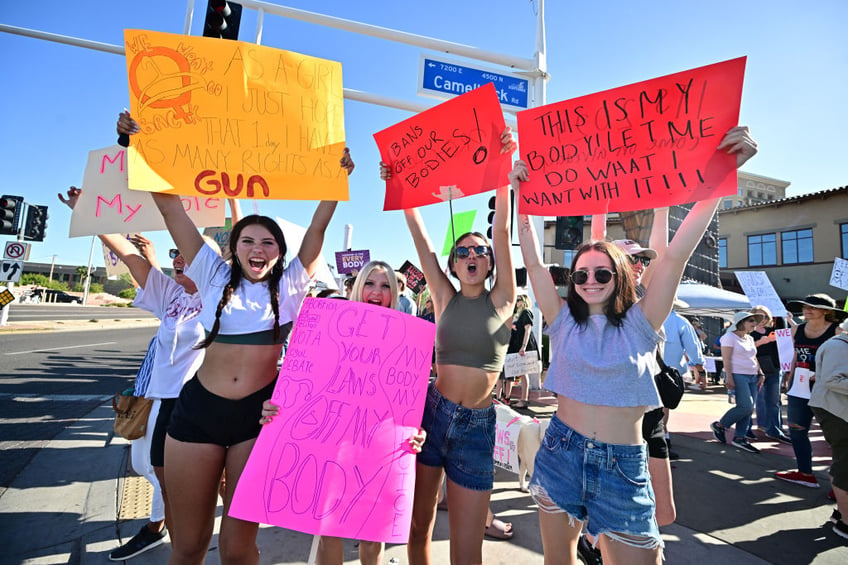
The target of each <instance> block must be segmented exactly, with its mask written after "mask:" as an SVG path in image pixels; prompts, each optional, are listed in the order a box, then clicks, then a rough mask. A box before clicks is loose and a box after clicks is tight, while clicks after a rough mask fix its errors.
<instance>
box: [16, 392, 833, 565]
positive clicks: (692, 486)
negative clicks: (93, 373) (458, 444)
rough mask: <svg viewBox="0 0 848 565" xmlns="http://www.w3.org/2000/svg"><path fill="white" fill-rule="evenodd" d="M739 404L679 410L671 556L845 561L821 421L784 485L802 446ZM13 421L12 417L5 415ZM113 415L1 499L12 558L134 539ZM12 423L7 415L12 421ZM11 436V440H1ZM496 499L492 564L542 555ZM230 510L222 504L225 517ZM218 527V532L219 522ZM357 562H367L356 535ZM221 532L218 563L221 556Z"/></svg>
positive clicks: (80, 430)
mask: <svg viewBox="0 0 848 565" xmlns="http://www.w3.org/2000/svg"><path fill="white" fill-rule="evenodd" d="M532 399H533V400H534V401H535V402H533V404H532V406H531V408H532V410H531V411H532V412H533V413H534V414H536V415H537V416H539V417H547V416H549V415H550V414H551V412H552V411H553V399H552V398H550V397H547V396H541V397H540V396H539V395H537V394H534V396H533V397H532ZM726 409H727V403H726V396H725V395H724V393H723V389H720V388H719V387H711V389H710V390H709V391H708V392H705V393H695V392H693V393H687V394H686V397H685V398H684V401H683V403H682V404H681V406H680V408H678V409H677V410H675V411H674V412H673V415H672V418H671V422H670V428H671V430H672V432H673V436H672V438H673V449H674V451H676V452H678V453H679V454H680V460H678V461H676V462H675V463H674V469H673V471H672V472H673V477H674V483H675V499H676V502H677V510H678V520H677V522H676V523H675V524H674V525H672V526H669V527H665V528H663V529H662V530H663V539H664V540H665V542H666V550H665V556H666V563H670V564H678V563H684V564H685V563H722V564H728V565H749V564H750V565H756V564H763V563H786V564H798V563H815V564H837V563H839V564H844V563H846V562H848V543H846V542H845V540H843V539H842V538H840V537H838V536H836V535H835V534H833V533H832V532H831V530H830V528H829V527H828V526H824V524H825V523H826V521H827V518H828V517H829V516H830V514H831V511H832V508H833V506H834V505H833V503H830V502H829V501H828V500H827V499H826V494H827V491H828V489H829V483H828V479H827V475H826V469H827V465H828V464H829V458H828V456H827V447H826V445H825V443H824V439H823V437H822V436H821V433H820V431H819V430H818V429H815V430H814V431H813V433H812V438H813V443H814V446H815V447H814V453H815V461H814V464H815V471H816V474H817V475H818V477H819V479H820V482H821V483H822V488H820V489H809V488H804V487H800V486H796V485H792V484H787V483H782V482H780V481H777V480H776V479H774V478H773V473H774V472H775V471H781V470H787V469H791V468H793V467H794V459H793V458H792V451H791V447H789V446H785V445H781V444H777V443H773V442H767V441H760V442H757V444H756V445H757V446H758V447H760V448H762V453H760V454H757V455H753V454H749V453H744V452H741V451H739V450H738V449H736V448H733V447H732V446H729V445H726V446H725V445H720V444H719V443H717V442H716V441H714V440H713V439H711V438H712V434H711V432H710V431H709V423H710V422H711V421H713V420H716V419H717V418H718V417H719V416H720V415H721V414H722V413H723V412H724V410H726ZM0 418H2V415H0ZM112 422H113V412H112V409H111V405H108V404H104V405H101V406H99V407H97V408H95V409H94V410H92V411H91V412H90V413H89V414H87V415H86V416H85V417H83V418H81V419H80V420H78V421H75V422H73V423H71V424H70V425H69V426H68V427H67V428H66V429H65V431H64V432H62V433H61V434H59V435H58V436H57V437H55V438H54V439H52V440H51V441H50V442H49V443H48V444H47V445H46V446H45V447H44V448H43V449H41V450H40V451H39V453H38V454H37V455H36V456H35V457H34V458H33V459H32V461H31V462H30V463H29V465H28V466H27V467H26V468H24V470H23V471H21V472H20V473H19V474H18V475H17V476H16V477H15V478H14V479H13V480H12V481H11V483H10V484H9V485H8V488H7V490H6V491H5V493H4V494H3V495H2V496H0V548H2V549H0V563H3V564H5V563H10V564H11V563H27V564H29V563H39V564H41V563H85V564H103V563H110V562H109V561H108V557H107V556H108V553H109V551H111V550H112V549H114V548H115V547H117V546H118V545H119V544H120V542H119V541H118V537H119V535H120V537H121V539H122V540H123V541H126V540H127V539H129V538H130V537H132V536H133V535H134V534H135V533H136V532H137V531H138V529H139V528H140V527H141V525H142V524H144V523H145V520H144V519H143V518H135V519H124V520H121V519H120V516H122V515H123V516H124V517H126V516H128V515H129V516H143V515H144V509H143V508H142V509H141V511H136V512H135V513H133V512H127V508H126V507H124V508H122V505H126V504H129V503H128V502H127V501H128V500H130V499H132V498H133V497H131V496H130V497H127V496H126V494H127V490H128V489H132V488H138V485H139V481H138V480H137V479H134V478H133V477H132V475H133V474H132V472H131V471H128V470H127V467H128V465H127V459H128V457H129V442H127V441H125V440H123V439H122V438H116V437H114V435H113V434H112ZM10 424H11V423H9V422H7V423H6V425H10ZM0 445H2V443H0ZM492 508H493V509H494V511H495V513H496V514H497V515H498V517H500V518H502V519H504V520H507V521H511V522H512V523H513V527H514V529H515V531H516V534H515V537H514V538H513V539H512V540H510V541H495V540H489V539H487V540H486V541H485V543H484V548H483V555H484V561H485V562H486V563H503V564H524V563H528V564H532V563H542V547H541V540H540V537H539V531H538V518H537V515H536V509H535V506H534V505H533V503H532V500H531V499H530V498H529V496H528V495H526V494H525V493H522V492H520V491H519V490H518V482H517V478H516V477H515V475H512V474H510V473H507V472H503V471H498V475H497V477H496V484H495V491H494V493H493V496H492ZM220 511H221V507H220V506H219V509H218V512H219V515H220ZM216 531H217V529H216ZM311 540H312V538H311V536H308V535H305V534H300V533H297V532H292V531H288V530H283V529H281V528H276V527H271V526H263V527H261V529H260V532H259V537H258V543H259V547H260V549H261V551H262V558H261V562H262V563H293V564H299V563H306V562H307V557H308V555H309V548H310V544H311ZM345 547H346V553H345V555H346V563H357V562H358V560H357V558H356V550H355V547H354V546H353V542H348V543H347V545H346V546H345ZM216 548H217V535H216V536H215V537H214V538H213V540H212V543H211V546H210V551H209V554H208V559H207V562H208V563H210V564H217V563H219V562H220V561H219V558H218V553H217V549H216ZM169 550H170V546H169V544H167V543H166V544H163V545H162V546H160V547H158V548H155V549H152V550H150V551H148V552H147V553H144V554H142V555H141V556H139V557H137V558H135V559H133V560H132V563H133V564H135V565H145V564H148V563H165V562H166V561H167V558H168V555H169ZM393 557H395V558H397V559H398V562H399V563H406V562H407V560H406V553H405V548H404V546H390V547H388V548H387V551H386V562H388V560H389V559H390V558H393ZM433 559H434V563H448V562H449V540H448V515H447V513H446V512H439V517H438V520H437V523H436V531H435V534H434V545H433Z"/></svg>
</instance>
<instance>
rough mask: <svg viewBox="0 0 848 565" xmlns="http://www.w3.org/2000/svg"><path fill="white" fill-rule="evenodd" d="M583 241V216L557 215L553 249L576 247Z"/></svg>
mask: <svg viewBox="0 0 848 565" xmlns="http://www.w3.org/2000/svg"><path fill="white" fill-rule="evenodd" d="M581 243H583V216H557V220H556V237H555V238H554V248H555V249H577V248H578V247H579V246H580V244H581Z"/></svg>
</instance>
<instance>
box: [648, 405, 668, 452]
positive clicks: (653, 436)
mask: <svg viewBox="0 0 848 565" xmlns="http://www.w3.org/2000/svg"><path fill="white" fill-rule="evenodd" d="M663 415H664V414H663V409H662V406H660V407H659V408H655V409H654V410H649V411H648V412H645V415H644V416H642V438H643V439H644V440H645V443H647V444H648V457H653V458H655V459H668V443H666V441H665V424H663Z"/></svg>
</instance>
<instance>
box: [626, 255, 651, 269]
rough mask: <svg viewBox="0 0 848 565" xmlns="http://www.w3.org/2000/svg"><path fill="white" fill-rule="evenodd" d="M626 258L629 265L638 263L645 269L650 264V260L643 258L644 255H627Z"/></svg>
mask: <svg viewBox="0 0 848 565" xmlns="http://www.w3.org/2000/svg"><path fill="white" fill-rule="evenodd" d="M627 258H628V259H630V263H631V264H632V265H635V264H637V263H638V262H639V261H641V262H642V266H643V267H647V266H649V265H650V264H651V258H650V257H645V256H644V255H628V256H627Z"/></svg>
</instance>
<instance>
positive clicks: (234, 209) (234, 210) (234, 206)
mask: <svg viewBox="0 0 848 565" xmlns="http://www.w3.org/2000/svg"><path fill="white" fill-rule="evenodd" d="M227 202H228V203H229V205H230V220H231V222H232V224H233V225H236V224H237V223H239V222H240V221H241V219H242V218H244V214H242V213H241V202H239V201H238V200H237V199H235V198H227Z"/></svg>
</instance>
